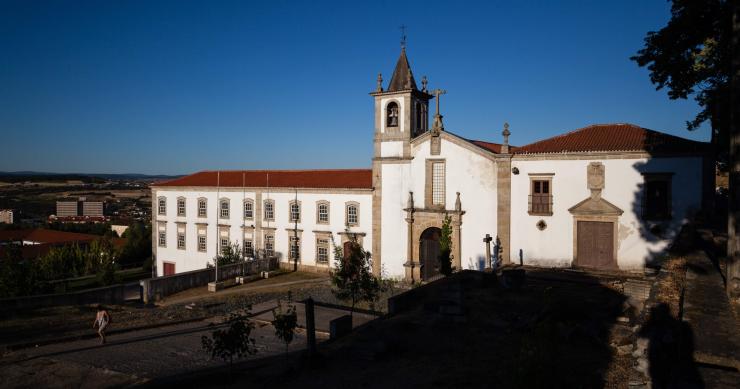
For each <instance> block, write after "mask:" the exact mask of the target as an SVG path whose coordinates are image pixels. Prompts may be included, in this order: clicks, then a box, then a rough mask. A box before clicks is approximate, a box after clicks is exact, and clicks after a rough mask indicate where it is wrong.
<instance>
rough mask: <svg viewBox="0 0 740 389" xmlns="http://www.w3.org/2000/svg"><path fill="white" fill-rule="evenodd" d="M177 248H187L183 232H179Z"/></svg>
mask: <svg viewBox="0 0 740 389" xmlns="http://www.w3.org/2000/svg"><path fill="white" fill-rule="evenodd" d="M177 248H178V249H181V250H184V249H185V234H184V233H182V232H180V233H178V234H177Z"/></svg>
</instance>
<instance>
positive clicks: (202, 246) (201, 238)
mask: <svg viewBox="0 0 740 389" xmlns="http://www.w3.org/2000/svg"><path fill="white" fill-rule="evenodd" d="M198 251H206V236H205V235H198Z"/></svg>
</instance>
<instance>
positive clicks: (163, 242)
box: [157, 230, 167, 247]
mask: <svg viewBox="0 0 740 389" xmlns="http://www.w3.org/2000/svg"><path fill="white" fill-rule="evenodd" d="M157 247H167V230H160V231H157Z"/></svg>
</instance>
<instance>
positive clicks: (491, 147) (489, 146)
mask: <svg viewBox="0 0 740 389" xmlns="http://www.w3.org/2000/svg"><path fill="white" fill-rule="evenodd" d="M468 142H470V143H472V144H474V145H476V146H478V147H480V148H482V149H486V150H488V151H490V152H492V153H496V154H501V143H492V142H485V141H482V140H472V139H468ZM516 149H517V147H516V146H512V145H509V150H510V151H513V150H516Z"/></svg>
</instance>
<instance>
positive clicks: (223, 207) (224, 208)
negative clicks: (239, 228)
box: [219, 199, 229, 219]
mask: <svg viewBox="0 0 740 389" xmlns="http://www.w3.org/2000/svg"><path fill="white" fill-rule="evenodd" d="M219 216H221V219H228V218H229V200H227V199H221V201H220V202H219Z"/></svg>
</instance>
